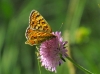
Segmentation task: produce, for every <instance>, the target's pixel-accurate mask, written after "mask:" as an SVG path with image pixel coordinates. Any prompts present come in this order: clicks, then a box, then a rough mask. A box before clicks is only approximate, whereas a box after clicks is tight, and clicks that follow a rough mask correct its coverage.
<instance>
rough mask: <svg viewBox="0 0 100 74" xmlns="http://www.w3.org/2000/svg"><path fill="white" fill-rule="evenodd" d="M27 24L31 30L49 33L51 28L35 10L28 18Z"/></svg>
mask: <svg viewBox="0 0 100 74" xmlns="http://www.w3.org/2000/svg"><path fill="white" fill-rule="evenodd" d="M29 24H30V27H31V28H32V29H33V30H39V31H44V32H48V33H51V32H52V30H51V27H50V26H49V24H48V23H47V22H46V20H45V19H44V18H43V16H42V15H41V14H40V13H39V12H38V11H36V10H33V11H32V12H31V14H30V17H29Z"/></svg>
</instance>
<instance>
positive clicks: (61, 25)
mask: <svg viewBox="0 0 100 74" xmlns="http://www.w3.org/2000/svg"><path fill="white" fill-rule="evenodd" d="M62 26H63V23H62V24H61V26H60V28H59V30H58V31H60V30H61V28H62Z"/></svg>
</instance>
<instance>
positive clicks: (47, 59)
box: [39, 32, 67, 72]
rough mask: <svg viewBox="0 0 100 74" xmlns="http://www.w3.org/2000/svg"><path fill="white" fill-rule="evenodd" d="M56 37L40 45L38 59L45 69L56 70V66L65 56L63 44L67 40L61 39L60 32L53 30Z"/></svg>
mask: <svg viewBox="0 0 100 74" xmlns="http://www.w3.org/2000/svg"><path fill="white" fill-rule="evenodd" d="M53 34H54V35H55V36H56V38H53V39H51V40H47V41H45V42H43V43H41V45H40V50H39V54H40V56H39V59H40V62H41V63H42V66H44V67H45V68H46V69H47V70H49V71H52V72H56V68H57V66H59V65H61V64H62V63H63V62H64V61H65V59H64V58H66V57H67V53H66V52H67V50H66V48H65V45H66V44H67V41H65V42H64V41H63V39H62V37H61V32H55V33H54V32H53Z"/></svg>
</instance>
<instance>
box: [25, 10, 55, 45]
mask: <svg viewBox="0 0 100 74" xmlns="http://www.w3.org/2000/svg"><path fill="white" fill-rule="evenodd" d="M25 37H26V39H27V41H26V42H25V44H29V45H31V46H33V45H38V44H40V43H42V42H44V41H46V40H50V39H52V38H55V37H56V36H55V35H54V34H52V29H51V27H50V25H49V24H48V23H47V21H46V20H45V19H44V18H43V16H42V15H41V14H40V13H39V12H38V11H36V10H33V11H32V12H31V13H30V16H29V26H28V27H27V29H26V32H25Z"/></svg>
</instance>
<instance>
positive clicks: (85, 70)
mask: <svg viewBox="0 0 100 74" xmlns="http://www.w3.org/2000/svg"><path fill="white" fill-rule="evenodd" d="M67 59H68V60H69V61H71V62H72V63H73V64H74V65H75V66H76V67H78V68H79V69H81V70H82V71H84V72H86V73H88V74H94V73H92V72H90V71H89V70H87V69H85V68H83V67H82V66H80V65H79V64H77V63H76V62H75V61H73V60H72V59H71V58H70V57H67Z"/></svg>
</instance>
